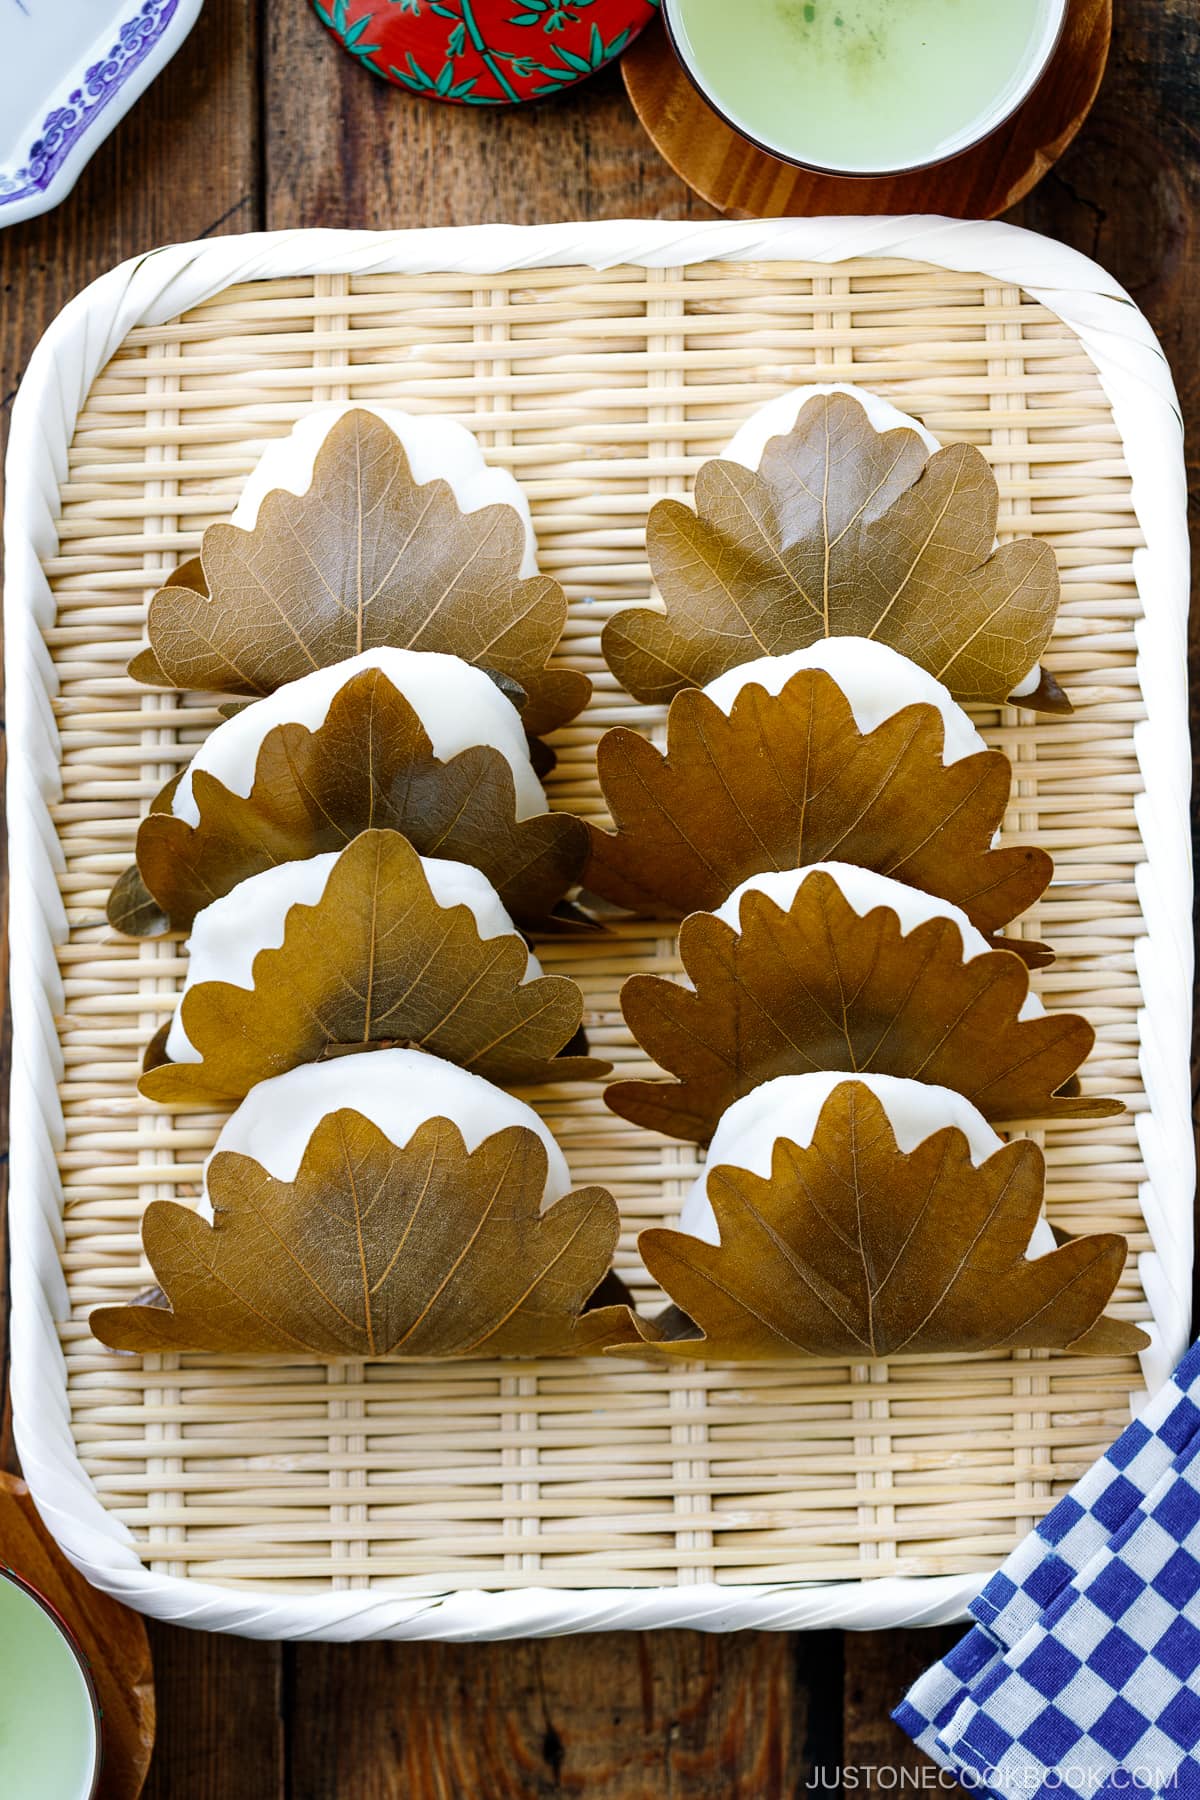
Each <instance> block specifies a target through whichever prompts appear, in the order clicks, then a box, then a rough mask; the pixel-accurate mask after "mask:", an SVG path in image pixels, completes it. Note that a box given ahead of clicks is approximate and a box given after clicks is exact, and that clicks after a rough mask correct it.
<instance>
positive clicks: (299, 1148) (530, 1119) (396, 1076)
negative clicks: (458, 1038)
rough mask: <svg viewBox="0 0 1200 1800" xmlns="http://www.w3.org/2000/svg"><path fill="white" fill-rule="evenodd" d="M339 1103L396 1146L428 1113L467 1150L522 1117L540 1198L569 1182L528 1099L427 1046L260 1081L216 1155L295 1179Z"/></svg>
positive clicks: (230, 1122) (339, 1060)
mask: <svg viewBox="0 0 1200 1800" xmlns="http://www.w3.org/2000/svg"><path fill="white" fill-rule="evenodd" d="M341 1111H350V1112H356V1113H361V1114H362V1116H363V1117H364V1118H367V1119H370V1120H371V1121H372V1123H373V1124H375V1125H377V1126H378V1127H379V1130H380V1131H382V1132H383V1134H384V1136H385V1137H387V1138H390V1140H391V1142H392V1143H393V1144H395V1145H397V1146H398V1147H399V1148H401V1149H403V1147H404V1146H405V1145H406V1144H407V1143H408V1141H409V1139H410V1138H411V1137H412V1135H413V1133H414V1132H415V1131H416V1130H417V1128H418V1126H420V1125H423V1124H424V1123H425V1121H426V1119H449V1120H450V1121H451V1122H452V1123H453V1124H455V1125H457V1127H458V1129H459V1131H460V1132H461V1133H462V1137H463V1142H464V1143H465V1144H466V1147H467V1149H468V1150H474V1149H476V1148H477V1147H478V1146H479V1145H480V1144H481V1143H482V1142H483V1140H484V1139H485V1138H488V1137H492V1136H494V1135H495V1133H496V1132H497V1131H504V1130H506V1129H507V1128H508V1127H509V1126H511V1125H524V1126H525V1127H526V1128H527V1129H528V1130H529V1131H534V1132H536V1133H537V1135H538V1137H539V1138H540V1139H541V1140H542V1143H543V1144H544V1145H545V1147H546V1155H547V1157H548V1159H549V1166H548V1169H547V1173H546V1185H545V1188H544V1189H543V1193H542V1205H543V1206H549V1204H550V1203H551V1201H553V1200H558V1199H560V1198H561V1197H562V1195H563V1194H565V1193H567V1192H568V1191H569V1190H570V1186H571V1173H570V1170H569V1169H568V1168H567V1164H566V1158H565V1157H564V1156H563V1153H562V1151H561V1150H560V1149H559V1147H558V1145H557V1144H556V1143H555V1141H554V1139H553V1138H552V1137H551V1135H550V1132H549V1131H548V1129H547V1128H546V1126H545V1125H544V1124H543V1123H542V1121H541V1119H540V1118H539V1117H538V1115H537V1113H535V1112H534V1110H533V1108H532V1107H530V1106H526V1104H525V1102H524V1101H523V1100H517V1099H515V1098H514V1096H513V1095H512V1094H508V1093H506V1092H505V1091H504V1089H503V1088H498V1087H494V1086H493V1085H492V1083H491V1082H490V1081H485V1080H484V1078H483V1076H482V1075H472V1074H470V1073H469V1071H468V1070H466V1069H459V1068H456V1067H455V1065H454V1064H453V1063H448V1062H443V1061H442V1059H441V1057H440V1056H430V1055H429V1054H428V1053H427V1052H426V1051H424V1050H365V1051H363V1052H362V1053H361V1054H359V1055H357V1056H337V1057H334V1058H333V1059H332V1060H331V1061H329V1062H316V1063H302V1064H301V1065H300V1066H299V1068H295V1069H289V1070H288V1071H287V1073H286V1074H285V1075H275V1076H273V1077H272V1078H271V1080H270V1081H260V1082H259V1084H258V1086H257V1087H254V1088H251V1090H250V1092H249V1093H248V1094H247V1095H246V1098H245V1099H244V1100H243V1101H242V1103H241V1105H240V1106H239V1107H238V1109H237V1111H236V1112H234V1113H231V1114H230V1115H229V1118H228V1119H227V1120H226V1121H225V1125H224V1128H223V1130H222V1132H221V1135H220V1137H219V1138H218V1139H217V1142H216V1145H215V1146H214V1149H213V1155H214V1156H216V1155H217V1154H218V1153H219V1152H220V1151H222V1150H236V1151H239V1152H240V1153H241V1155H243V1156H251V1157H253V1158H254V1160H255V1162H257V1163H259V1164H260V1165H261V1166H262V1167H263V1168H264V1169H266V1170H267V1172H268V1173H269V1174H271V1175H274V1177H275V1179H276V1180H277V1181H292V1180H294V1179H295V1175H296V1171H297V1169H298V1168H299V1167H300V1162H301V1159H302V1157H303V1155H304V1151H305V1149H306V1147H307V1145H308V1141H309V1139H310V1138H311V1136H312V1134H313V1132H314V1131H315V1130H316V1127H317V1125H318V1123H319V1122H320V1120H322V1119H323V1118H325V1117H326V1116H327V1115H328V1114H329V1113H334V1112H341Z"/></svg>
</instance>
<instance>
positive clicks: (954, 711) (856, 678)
mask: <svg viewBox="0 0 1200 1800" xmlns="http://www.w3.org/2000/svg"><path fill="white" fill-rule="evenodd" d="M801 669H823V670H824V672H825V673H826V674H827V675H830V676H832V678H833V680H834V681H836V682H837V684H838V686H839V687H840V688H841V690H842V692H843V694H844V695H845V696H846V699H847V700H848V701H849V703H850V711H851V712H852V713H853V714H854V723H855V724H856V725H857V726H858V729H859V730H860V731H864V732H865V731H874V729H875V727H876V726H877V725H882V723H883V721H884V720H885V719H890V718H891V717H892V716H893V714H895V713H898V712H900V711H902V709H903V708H904V707H906V706H916V705H924V706H936V707H937V709H938V711H939V713H940V714H941V715H942V729H943V731H944V733H945V737H944V742H943V748H942V761H943V762H944V763H947V764H948V763H956V762H959V761H961V759H962V758H963V757H964V756H977V755H978V753H979V752H980V751H981V750H986V749H987V745H986V744H985V743H984V741H983V739H982V738H981V737H980V735H979V733H978V732H977V731H976V729H975V727H974V725H972V723H971V721H970V719H969V718H968V717H967V714H966V713H965V712H964V711H963V709H962V707H961V706H960V705H959V704H958V702H957V700H955V699H953V698H952V697H951V694H950V690H949V689H948V688H945V687H943V686H942V684H941V682H940V681H939V680H938V679H937V676H936V675H930V674H929V673H928V671H927V670H925V669H922V668H920V667H918V665H917V664H916V663H914V662H910V661H909V659H908V657H907V656H901V654H900V652H899V651H898V650H893V649H892V648H891V646H890V645H889V644H881V643H880V642H879V641H878V639H876V638H864V637H830V638H818V639H817V642H816V643H815V644H809V645H808V647H807V648H806V649H804V650H793V651H791V652H790V653H789V654H788V655H786V656H756V657H755V658H754V661H753V662H747V663H740V664H739V665H738V667H737V668H736V669H727V670H726V671H725V673H724V675H718V676H717V677H716V679H715V680H714V681H710V682H708V683H707V684H706V685H705V688H704V692H705V693H706V694H707V695H708V697H709V699H710V700H712V701H714V702H715V704H716V705H717V706H719V707H720V709H721V711H722V712H723V713H725V714H727V715H728V714H729V713H730V712H731V711H732V710H733V703H734V701H735V699H736V698H737V696H738V695H739V694H740V693H741V691H742V689H743V688H744V687H749V686H750V685H751V684H753V685H754V686H755V687H761V688H765V689H766V691H767V693H768V694H778V693H779V692H781V690H782V689H783V688H784V687H786V685H787V683H788V682H789V681H790V680H791V679H792V676H793V675H796V674H798V673H799V671H800V670H801Z"/></svg>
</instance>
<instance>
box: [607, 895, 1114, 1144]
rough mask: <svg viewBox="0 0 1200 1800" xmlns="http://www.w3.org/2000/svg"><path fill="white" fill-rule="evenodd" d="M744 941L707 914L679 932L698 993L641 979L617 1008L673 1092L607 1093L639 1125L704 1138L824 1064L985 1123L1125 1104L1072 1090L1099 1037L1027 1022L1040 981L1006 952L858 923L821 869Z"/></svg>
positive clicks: (891, 921)
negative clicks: (968, 1111) (1027, 1007)
mask: <svg viewBox="0 0 1200 1800" xmlns="http://www.w3.org/2000/svg"><path fill="white" fill-rule="evenodd" d="M739 917H740V920H741V926H742V929H741V932H740V934H739V933H738V932H736V931H734V930H733V928H732V927H731V926H729V925H726V924H725V923H724V921H723V920H721V919H718V918H715V917H713V916H712V914H710V913H693V914H692V915H691V916H690V917H689V918H686V919H685V920H684V921H683V924H682V925H681V926H680V928H679V954H680V957H681V958H682V961H683V966H684V968H685V970H686V971H687V974H688V976H689V978H690V980H691V981H692V983H693V984H694V986H693V988H686V987H682V986H680V985H679V984H678V983H677V982H674V981H671V980H669V979H668V978H667V977H665V976H658V975H632V976H630V977H629V979H628V980H627V981H626V982H625V984H624V986H623V987H622V989H621V1009H622V1011H623V1012H624V1014H625V1019H626V1023H627V1024H628V1026H629V1029H630V1030H631V1031H632V1033H633V1035H634V1037H635V1038H636V1039H637V1041H638V1043H639V1044H640V1045H641V1046H642V1048H643V1050H645V1051H646V1053H647V1055H649V1056H650V1057H652V1058H653V1059H654V1061H655V1062H657V1063H658V1064H659V1065H660V1066H661V1067H662V1068H664V1069H666V1070H668V1071H669V1073H670V1074H672V1075H673V1076H675V1077H677V1079H676V1080H674V1081H617V1082H613V1083H611V1084H610V1086H609V1087H607V1088H606V1089H605V1093H604V1098H605V1100H606V1102H607V1103H608V1105H609V1106H610V1107H611V1108H612V1110H613V1111H614V1112H615V1113H618V1114H619V1115H620V1116H621V1117H622V1118H623V1119H629V1120H630V1121H631V1122H632V1123H634V1124H636V1125H643V1126H645V1127H647V1128H648V1129H649V1130H652V1131H660V1132H663V1133H665V1135H666V1136H667V1137H674V1138H686V1139H690V1140H693V1141H695V1142H698V1143H706V1142H707V1141H708V1139H709V1138H710V1137H711V1136H712V1133H713V1131H714V1129H715V1128H716V1124H717V1121H718V1119H719V1118H720V1116H721V1114H722V1113H723V1112H724V1111H725V1109H726V1107H728V1106H731V1105H732V1104H733V1102H734V1101H735V1100H737V1099H740V1098H741V1096H742V1095H743V1094H748V1093H749V1092H750V1090H751V1089H752V1088H755V1087H757V1086H758V1085H759V1084H760V1082H764V1081H771V1080H773V1079H774V1077H775V1076H777V1075H803V1074H807V1073H808V1072H810V1071H811V1070H814V1069H831V1070H838V1069H845V1070H848V1071H855V1072H861V1073H863V1074H867V1073H870V1074H874V1075H902V1076H907V1077H909V1078H910V1079H912V1080H915V1081H924V1082H928V1083H931V1084H933V1085H935V1086H940V1087H948V1088H953V1089H955V1090H956V1091H957V1092H958V1093H960V1094H963V1095H965V1096H966V1098H967V1099H968V1100H970V1101H971V1102H972V1103H973V1105H975V1106H976V1107H978V1109H979V1111H980V1112H981V1113H982V1114H983V1115H984V1117H985V1118H987V1119H991V1120H993V1121H995V1120H1003V1119H1028V1118H1061V1117H1076V1118H1104V1117H1107V1116H1109V1115H1110V1114H1112V1113H1115V1112H1120V1111H1121V1110H1122V1108H1121V1104H1120V1102H1119V1101H1116V1100H1107V1099H1099V1098H1094V1097H1092V1096H1084V1095H1081V1094H1080V1093H1079V1092H1078V1090H1077V1084H1076V1082H1075V1080H1074V1077H1075V1072H1076V1070H1077V1069H1078V1068H1079V1066H1080V1064H1081V1063H1082V1062H1083V1061H1084V1060H1085V1058H1086V1057H1087V1055H1088V1053H1089V1051H1090V1050H1091V1048H1092V1044H1093V1042H1094V1039H1095V1033H1094V1032H1093V1031H1092V1028H1091V1026H1090V1025H1089V1024H1088V1023H1087V1021H1086V1019H1082V1018H1080V1017H1079V1016H1078V1015H1077V1014H1074V1013H1050V1014H1047V1015H1046V1016H1045V1017H1044V1018H1031V1019H1023V1020H1022V1019H1018V1017H1017V1014H1018V1012H1019V1011H1020V1008H1021V1006H1022V1004H1023V1002H1024V1000H1025V998H1026V995H1027V993H1028V989H1029V972H1028V970H1027V969H1026V967H1025V964H1024V963H1023V962H1022V961H1021V960H1020V958H1019V957H1016V956H1013V955H1012V953H1011V952H1010V951H1008V950H994V951H988V952H987V953H986V954H984V955H982V956H976V957H972V958H971V960H970V961H969V962H964V961H963V944H962V937H961V934H960V933H959V931H958V928H957V926H955V925H954V924H952V923H951V922H950V921H949V920H946V919H931V920H929V921H928V922H927V923H925V924H921V925H918V926H916V927H915V928H914V929H913V930H912V931H910V932H908V933H907V935H905V934H903V933H902V932H901V929H900V921H899V919H898V918H897V916H896V914H895V913H894V912H893V911H892V910H891V908H890V907H886V906H881V907H876V908H875V909H874V910H873V911H871V912H869V913H868V914H867V916H866V917H865V918H861V917H860V916H859V914H858V913H856V912H855V910H854V908H853V907H852V906H851V905H850V903H849V901H848V900H846V899H845V897H844V896H843V894H842V892H841V889H840V888H839V887H838V885H837V883H836V881H834V880H833V879H832V877H831V876H829V875H827V874H826V873H825V872H824V871H823V870H818V871H816V872H815V873H814V874H812V875H810V876H808V877H807V879H806V880H805V881H803V882H802V883H801V885H800V887H799V889H798V890H797V893H796V898H795V900H794V901H793V903H792V906H791V908H790V909H789V911H787V912H786V913H785V912H783V911H781V909H780V908H779V907H778V906H776V905H775V904H774V903H773V902H772V901H771V900H769V899H768V898H767V897H766V895H765V894H761V893H754V892H751V893H748V894H746V895H745V896H744V897H743V900H742V903H741V910H740V914H739Z"/></svg>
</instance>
